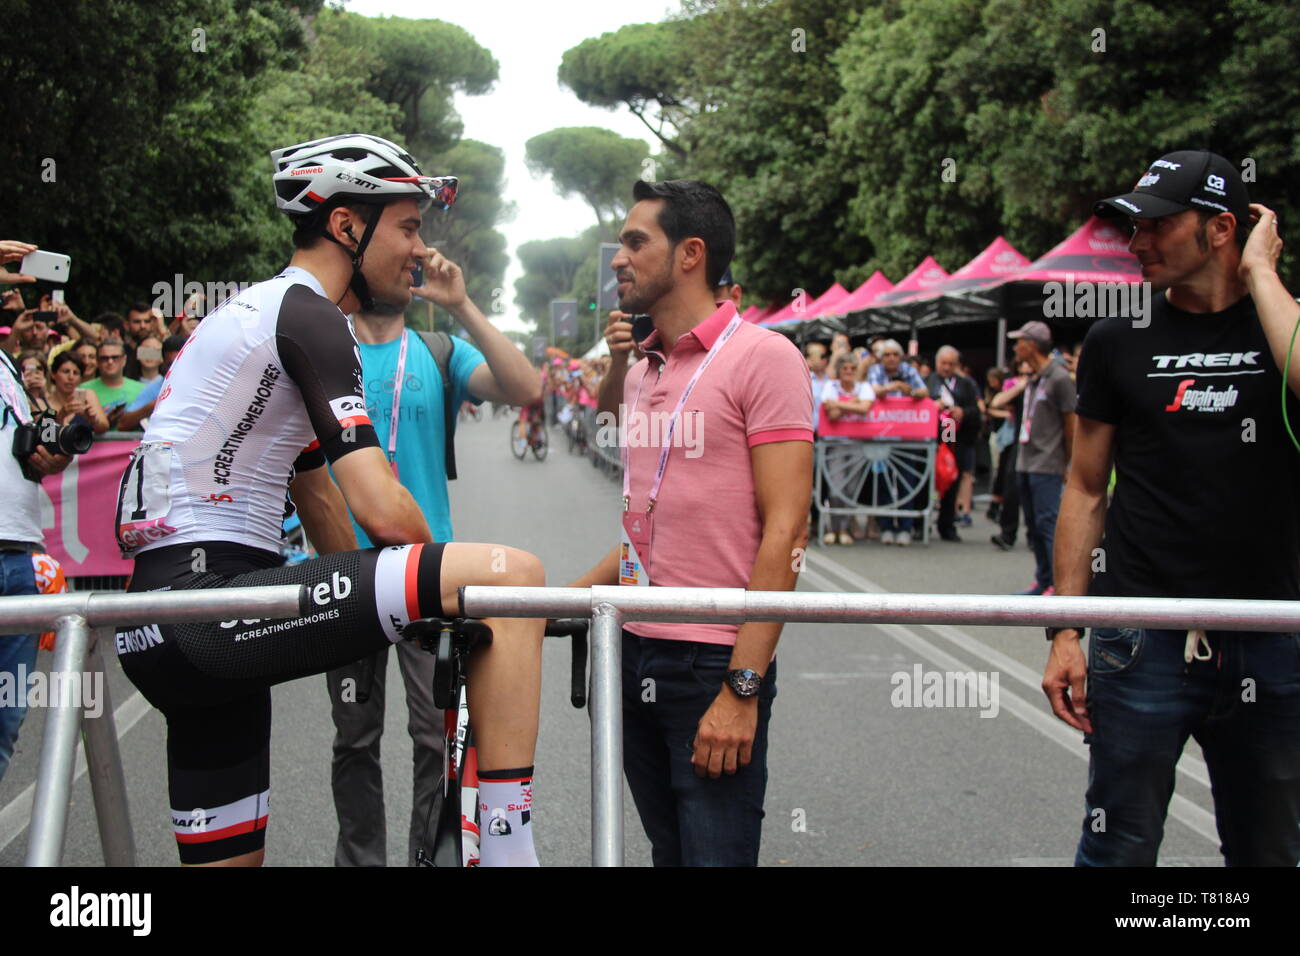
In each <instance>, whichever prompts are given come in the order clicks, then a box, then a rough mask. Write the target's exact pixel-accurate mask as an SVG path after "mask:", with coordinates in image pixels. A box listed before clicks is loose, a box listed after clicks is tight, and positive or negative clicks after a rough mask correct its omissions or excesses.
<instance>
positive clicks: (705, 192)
mask: <svg viewBox="0 0 1300 956" xmlns="http://www.w3.org/2000/svg"><path fill="white" fill-rule="evenodd" d="M633 196H634V198H635V199H636V200H637V202H636V204H635V205H634V206H633V207H632V210H631V212H629V213H628V217H627V222H626V223H625V224H624V227H623V230H622V232H621V234H620V236H619V241H620V243H621V248H620V250H619V252H618V254H617V255H616V256H615V257H614V260H613V262H612V264H611V267H612V268H613V270H614V272H615V275H616V276H617V278H618V280H619V284H618V292H619V309H620V310H621V311H622V312H624V313H628V314H636V313H644V314H648V315H649V316H650V317H651V319H652V320H653V323H654V330H653V331H652V332H650V333H649V335H648V336H647V337H646V338H645V339H644V340H643V341H641V342H640V343H639V344H640V347H641V349H642V351H644V352H645V355H646V359H645V360H644V361H642V362H639V363H637V365H635V366H634V367H633V368H632V369H630V370H629V369H628V367H627V357H628V352H629V351H630V350H631V347H632V342H631V340H630V339H627V340H625V341H622V342H620V343H619V345H616V346H614V347H613V361H612V367H611V371H610V376H611V377H615V383H614V386H613V387H617V386H618V380H620V379H621V380H622V390H623V397H624V398H623V404H622V406H621V407H620V412H619V418H620V428H621V430H622V437H623V442H622V444H623V446H624V462H625V486H624V514H623V540H622V542H621V544H620V545H619V547H617V548H615V549H614V550H613V551H611V552H610V553H609V554H608V555H606V557H605V559H604V560H603V561H602V562H601V563H600V564H598V565H597V566H596V567H595V568H593V569H592V570H591V571H590V572H588V573H587V574H586V575H584V576H583V577H582V578H580V579H578V580H577V581H575V582H573V584H572V586H574V587H588V586H591V585H595V584H615V583H619V584H625V585H628V586H637V585H654V586H659V587H718V588H748V589H752V590H763V591H789V590H793V588H794V586H795V580H796V577H797V572H796V570H795V568H796V567H797V566H798V565H799V560H798V556H799V555H800V554H801V552H800V551H799V550H798V549H800V548H802V547H803V546H804V544H805V543H806V540H807V527H806V519H807V514H808V502H809V499H810V497H811V494H812V471H813V467H812V457H813V456H812V429H811V428H810V427H809V423H810V421H811V420H812V392H811V389H810V388H809V380H808V369H807V366H806V365H805V363H804V360H803V357H802V356H801V355H800V354H799V350H798V349H797V348H795V346H794V345H793V344H791V343H790V341H789V340H788V339H786V338H785V337H784V336H782V335H780V334H778V333H775V332H771V331H769V330H767V329H763V328H760V327H758V326H756V325H752V324H750V323H746V322H742V321H740V319H739V317H738V315H737V313H736V307H735V304H734V303H732V302H730V301H724V302H722V303H721V305H718V304H716V302H715V295H714V288H715V287H716V286H717V285H718V282H719V279H720V278H721V277H722V275H723V272H724V270H725V269H726V268H727V266H728V264H729V263H730V260H731V256H732V254H733V252H734V251H735V221H734V219H733V218H732V214H731V209H730V208H729V207H728V206H727V203H726V201H725V200H724V199H723V198H722V196H721V195H720V194H719V193H718V191H717V190H716V189H714V188H713V187H712V186H709V185H706V184H705V183H701V182H696V181H692V180H676V181H673V182H664V183H646V182H637V184H636V186H635V188H634V189H633ZM780 635H781V625H780V624H777V623H765V622H754V623H747V624H743V625H740V626H739V627H737V626H736V625H734V624H732V625H727V624H647V623H637V622H633V623H630V624H628V626H627V627H626V628H625V629H624V632H623V648H622V651H623V749H624V768H625V770H626V773H627V779H628V784H629V786H630V787H631V789H632V796H633V799H634V800H635V801H636V806H637V811H638V812H639V813H640V815H641V822H642V825H643V826H644V827H645V831H646V835H647V836H648V837H649V838H650V842H651V844H652V846H653V851H654V862H655V865H656V866H674V865H686V866H709V865H715V866H743V865H748V866H752V865H755V864H757V862H758V847H759V838H760V835H761V830H762V819H763V796H764V792H765V789H766V786H767V728H768V721H769V720H770V718H771V713H772V700H773V698H774V697H775V696H776V661H775V655H776V644H777V640H778V639H779V637H780Z"/></svg>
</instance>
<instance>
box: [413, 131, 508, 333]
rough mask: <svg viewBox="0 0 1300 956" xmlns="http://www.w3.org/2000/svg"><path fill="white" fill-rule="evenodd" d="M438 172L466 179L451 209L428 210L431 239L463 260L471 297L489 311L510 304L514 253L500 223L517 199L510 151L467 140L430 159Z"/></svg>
mask: <svg viewBox="0 0 1300 956" xmlns="http://www.w3.org/2000/svg"><path fill="white" fill-rule="evenodd" d="M429 170H430V172H431V174H432V175H444V174H447V175H455V176H458V177H459V178H460V195H459V197H458V198H457V200H456V204H455V205H454V206H452V207H451V209H449V210H447V211H446V212H442V211H440V210H437V209H434V210H431V211H430V212H428V213H426V214H425V217H424V222H425V224H424V228H423V234H424V237H425V241H426V242H429V243H436V244H437V246H438V250H439V251H440V252H441V253H442V254H443V255H444V256H446V257H447V258H448V259H450V260H451V261H452V262H455V263H456V264H458V265H459V266H460V267H461V269H463V270H464V273H465V287H466V289H468V291H469V297H470V298H471V299H472V300H474V302H475V304H476V305H478V307H479V308H480V309H482V310H483V311H484V312H485V313H486V314H488V315H489V316H491V315H492V313H493V311H494V306H495V304H496V303H500V304H501V306H498V307H496V308H500V307H503V306H504V304H505V299H504V291H503V289H502V283H503V282H504V279H505V271H506V266H507V265H508V264H509V260H510V257H509V256H508V255H507V254H506V239H505V236H503V235H502V234H501V233H500V232H499V231H497V229H496V228H495V227H496V226H497V225H498V224H500V223H503V222H508V221H509V220H510V219H511V218H512V217H513V216H514V213H515V209H514V204H513V203H508V202H506V201H505V199H504V198H503V193H504V190H505V155H504V154H503V153H502V152H501V150H500V149H498V148H497V147H495V146H489V145H488V144H487V143H480V142H478V141H477V140H472V139H463V140H461V141H460V142H459V143H457V144H456V145H455V146H453V147H452V148H451V149H449V150H448V151H447V152H445V153H443V154H442V155H440V156H438V157H437V158H436V159H435V160H434V161H433V162H432V163H430V164H429Z"/></svg>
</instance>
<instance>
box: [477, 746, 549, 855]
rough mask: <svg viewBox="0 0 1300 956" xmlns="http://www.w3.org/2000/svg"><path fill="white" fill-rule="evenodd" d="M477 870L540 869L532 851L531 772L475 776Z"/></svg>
mask: <svg viewBox="0 0 1300 956" xmlns="http://www.w3.org/2000/svg"><path fill="white" fill-rule="evenodd" d="M478 815H479V866H540V864H539V863H538V862H537V851H536V850H534V849H533V825H532V823H533V768H532V767H521V768H519V769H516V770H480V771H479V772H478Z"/></svg>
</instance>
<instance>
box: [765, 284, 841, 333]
mask: <svg viewBox="0 0 1300 956" xmlns="http://www.w3.org/2000/svg"><path fill="white" fill-rule="evenodd" d="M848 294H849V290H848V289H846V288H844V286H842V285H840V284H839V283H838V282H836V283H834V284H833V285H832V286H831V287H830V288H829V289H827V290H826V291H825V292H823V293H822V294H821V295H819V296H818V297H817V298H815V299H813V300H812V301H811V302H807V301H805V302H804V303H803V308H802V309H801V308H798V306H799V304H800V303H799V299H797V298H796V299H794V300H792V301H791V302H790V304H789V305H787V306H785V307H784V308H783V309H781V311H779V312H777V313H776V314H775V315H773V316H772V317H771V318H770V319H761V320H760V321H761V323H762V324H763V325H765V326H767V327H769V328H770V327H771V326H774V325H777V324H779V323H782V322H790V321H796V322H802V321H806V320H808V319H815V318H816V317H817V316H818V315H821V314H822V312H823V311H824V310H825V309H826V308H828V307H833V306H834V305H835V303H837V302H839V301H840V300H841V299H843V298H845V297H846V296H847V295H848Z"/></svg>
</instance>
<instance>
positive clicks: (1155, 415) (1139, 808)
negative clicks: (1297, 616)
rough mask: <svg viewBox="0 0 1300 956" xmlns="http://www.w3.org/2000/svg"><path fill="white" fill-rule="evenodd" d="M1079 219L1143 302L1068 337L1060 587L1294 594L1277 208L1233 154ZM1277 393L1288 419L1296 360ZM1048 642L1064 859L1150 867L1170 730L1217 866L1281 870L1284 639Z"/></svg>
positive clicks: (1074, 632)
mask: <svg viewBox="0 0 1300 956" xmlns="http://www.w3.org/2000/svg"><path fill="white" fill-rule="evenodd" d="M1097 213H1098V214H1099V215H1104V216H1128V217H1129V219H1130V220H1131V222H1132V225H1133V228H1134V230H1135V231H1134V236H1133V240H1132V242H1131V243H1130V248H1131V249H1132V251H1133V252H1134V254H1135V255H1136V256H1137V257H1138V260H1139V261H1140V263H1141V265H1142V275H1143V278H1144V280H1146V281H1148V282H1150V284H1151V288H1152V289H1153V290H1154V294H1153V295H1152V297H1151V299H1150V310H1149V314H1148V315H1146V316H1144V317H1139V318H1138V319H1136V320H1133V319H1128V318H1108V319H1103V320H1101V321H1099V322H1097V323H1096V324H1095V325H1094V326H1093V327H1092V328H1091V329H1090V330H1089V332H1088V336H1087V339H1086V341H1085V344H1084V348H1083V356H1082V358H1081V360H1080V363H1079V369H1078V404H1077V414H1078V423H1077V431H1076V437H1075V443H1074V453H1073V456H1072V461H1071V469H1070V475H1069V483H1068V486H1067V489H1066V492H1065V496H1064V498H1063V500H1062V503H1061V515H1060V520H1059V523H1058V524H1057V529H1056V548H1055V564H1056V577H1057V593H1059V594H1067V595H1068V594H1074V595H1078V594H1085V593H1088V594H1093V595H1110V596H1131V597H1139V596H1145V597H1199V598H1241V599H1271V600H1291V601H1294V600H1296V599H1297V597H1300V494H1298V492H1300V452H1298V451H1297V449H1296V448H1295V447H1293V445H1292V442H1291V441H1290V440H1289V438H1288V436H1287V433H1286V428H1285V425H1284V423H1283V419H1282V409H1281V401H1282V395H1283V385H1282V380H1281V377H1280V375H1281V373H1280V372H1279V368H1280V366H1281V365H1282V364H1283V363H1284V362H1285V360H1286V351H1287V343H1288V341H1289V339H1290V337H1291V333H1292V330H1293V329H1294V328H1295V324H1296V322H1297V321H1300V307H1298V306H1297V305H1296V303H1295V302H1294V300H1292V299H1291V298H1290V296H1289V295H1288V294H1287V293H1286V290H1285V289H1284V288H1283V287H1282V284H1281V281H1280V280H1279V279H1278V277H1277V274H1276V271H1275V264H1276V261H1277V257H1278V254H1279V252H1280V250H1281V240H1280V239H1279V238H1278V236H1277V221H1276V218H1275V217H1274V216H1273V214H1272V213H1271V212H1270V211H1268V210H1267V209H1265V208H1264V207H1263V206H1253V207H1252V206H1250V205H1249V201H1248V198H1247V195H1246V188H1245V186H1244V185H1243V184H1242V181H1241V177H1240V174H1239V172H1238V171H1237V170H1236V168H1235V167H1234V166H1233V165H1232V164H1231V163H1229V162H1228V161H1227V160H1225V159H1223V158H1222V157H1220V156H1217V155H1215V154H1213V153H1207V152H1193V151H1183V152H1177V153H1171V154H1169V155H1167V156H1165V157H1163V158H1161V159H1160V160H1157V161H1156V162H1155V163H1153V164H1152V165H1151V167H1150V168H1149V169H1148V170H1147V172H1146V174H1145V175H1144V176H1143V177H1142V178H1141V179H1140V180H1139V182H1138V184H1137V186H1136V187H1135V189H1134V191H1133V192H1130V193H1128V194H1126V195H1123V196H1117V197H1115V198H1112V199H1108V200H1105V201H1104V202H1102V203H1099V204H1098V207H1097ZM1252 213H1254V216H1255V218H1258V220H1259V221H1258V225H1257V226H1256V227H1255V230H1254V233H1253V234H1252V235H1251V238H1250V241H1249V242H1248V243H1246V242H1244V234H1245V230H1246V228H1247V223H1248V222H1249V221H1250V219H1251V218H1252ZM1134 291H1136V289H1135V290H1134ZM1139 301H1141V299H1140V298H1139ZM1257 309H1258V311H1257ZM1288 384H1289V388H1288V389H1287V390H1286V393H1285V400H1286V401H1287V403H1288V408H1289V414H1290V416H1291V417H1292V418H1295V419H1296V420H1297V421H1300V402H1297V401H1296V393H1297V391H1298V390H1300V358H1297V359H1293V360H1292V363H1291V366H1290V369H1289V375H1288ZM1112 458H1113V461H1114V467H1115V471H1116V485H1115V492H1114V499H1113V501H1111V502H1110V504H1109V507H1108V506H1107V500H1106V486H1107V481H1108V479H1109V476H1110V470H1111V462H1112ZM1048 637H1049V639H1050V640H1052V651H1051V655H1050V658H1049V660H1048V664H1047V669H1046V673H1045V675H1044V678H1043V689H1044V691H1045V692H1046V693H1047V696H1048V699H1049V700H1050V701H1051V702H1052V708H1053V711H1054V712H1055V713H1056V715H1057V716H1058V717H1060V718H1061V719H1062V720H1064V721H1065V722H1066V723H1068V724H1070V725H1071V726H1073V727H1076V728H1078V729H1081V730H1083V731H1084V732H1085V733H1086V734H1087V735H1088V736H1087V738H1086V739H1087V741H1088V743H1089V745H1090V747H1091V762H1090V767H1089V774H1088V792H1087V801H1086V804H1087V813H1086V816H1085V819H1084V824H1083V833H1082V837H1081V839H1080V841H1079V847H1078V852H1077V854H1076V858H1075V862H1076V864H1077V865H1080V866H1152V865H1154V864H1155V862H1156V854H1157V851H1158V850H1159V847H1160V841H1161V838H1162V836H1163V831H1164V820H1165V814H1166V811H1167V809H1168V805H1169V800H1170V798H1171V797H1172V795H1173V787H1174V767H1175V764H1176V763H1177V761H1178V758H1179V755H1180V753H1181V752H1182V749H1183V746H1184V745H1185V744H1186V741H1187V738H1188V736H1189V735H1190V736H1193V737H1195V738H1196V740H1197V741H1198V743H1200V745H1201V748H1202V751H1203V753H1204V756H1205V762H1206V764H1207V766H1208V768H1209V773H1210V780H1211V784H1212V787H1213V793H1214V804H1215V814H1216V818H1217V822H1218V830H1219V836H1220V840H1221V849H1222V852H1223V855H1224V858H1225V860H1226V862H1227V863H1228V864H1229V865H1255V866H1258V865H1284V866H1295V865H1296V863H1297V860H1300V635H1297V634H1294V633H1283V634H1268V633H1259V632H1255V633H1241V632H1231V631H1209V632H1208V633H1207V632H1205V631H1202V630H1193V631H1190V632H1175V631H1167V630H1154V629H1144V628H1118V629H1113V628H1096V629H1094V630H1093V632H1092V635H1091V640H1090V642H1089V659H1088V661H1087V666H1086V668H1085V664H1084V658H1083V654H1082V652H1081V650H1080V648H1079V638H1080V637H1082V633H1081V631H1080V629H1078V628H1049V630H1048ZM1085 677H1086V681H1087V686H1086V697H1085V686H1084V681H1085Z"/></svg>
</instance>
